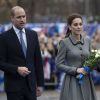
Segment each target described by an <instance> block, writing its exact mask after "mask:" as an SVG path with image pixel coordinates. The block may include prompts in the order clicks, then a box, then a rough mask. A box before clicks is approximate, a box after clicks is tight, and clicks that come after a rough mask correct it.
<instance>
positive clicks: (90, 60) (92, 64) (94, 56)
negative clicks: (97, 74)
mask: <svg viewBox="0 0 100 100" xmlns="http://www.w3.org/2000/svg"><path fill="white" fill-rule="evenodd" d="M99 62H100V50H92V51H91V54H90V56H89V57H87V58H86V60H85V62H84V64H83V67H84V70H85V71H86V72H87V73H89V72H90V71H91V70H93V69H96V68H97V64H98V63H99ZM83 77H84V75H83V74H79V75H77V76H76V78H77V79H78V80H79V83H80V84H82V83H83V81H82V79H83Z"/></svg>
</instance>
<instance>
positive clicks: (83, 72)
mask: <svg viewBox="0 0 100 100" xmlns="http://www.w3.org/2000/svg"><path fill="white" fill-rule="evenodd" d="M77 73H78V74H83V75H86V74H87V73H86V71H85V70H84V68H77Z"/></svg>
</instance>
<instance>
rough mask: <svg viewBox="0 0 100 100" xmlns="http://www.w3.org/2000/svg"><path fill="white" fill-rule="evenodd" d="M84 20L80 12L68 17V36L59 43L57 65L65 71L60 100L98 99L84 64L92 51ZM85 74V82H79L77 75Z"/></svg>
mask: <svg viewBox="0 0 100 100" xmlns="http://www.w3.org/2000/svg"><path fill="white" fill-rule="evenodd" d="M81 33H83V21H82V17H81V16H80V15H79V14H72V15H70V16H69V17H68V31H67V37H66V38H65V39H64V40H62V41H61V42H60V44H59V50H58V54H57V57H56V66H57V68H58V69H59V70H62V71H63V72H65V78H64V82H63V85H62V90H61V96H60V100H97V99H96V93H95V88H94V84H93V81H92V78H91V76H90V74H87V73H86V72H85V70H84V68H82V64H83V62H84V60H85V58H86V57H87V56H89V54H90V51H91V41H90V39H89V38H88V37H83V36H82V34H81ZM80 73H82V74H84V78H83V83H82V84H79V81H78V79H77V78H76V76H77V75H78V74H80Z"/></svg>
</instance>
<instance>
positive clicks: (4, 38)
mask: <svg viewBox="0 0 100 100" xmlns="http://www.w3.org/2000/svg"><path fill="white" fill-rule="evenodd" d="M11 21H12V28H11V29H10V30H8V31H6V32H4V33H2V34H1V35H0V70H3V71H4V84H5V91H6V94H7V99H8V100H36V97H37V96H40V95H41V93H42V91H43V85H44V76H43V64H42V58H41V53H40V47H39V41H38V36H37V33H36V32H35V31H31V30H28V29H26V28H25V24H26V13H25V11H24V9H23V8H22V7H20V6H15V7H13V8H12V9H11ZM20 34H21V35H22V37H21V36H20ZM21 38H23V44H24V48H23V45H22V39H21Z"/></svg>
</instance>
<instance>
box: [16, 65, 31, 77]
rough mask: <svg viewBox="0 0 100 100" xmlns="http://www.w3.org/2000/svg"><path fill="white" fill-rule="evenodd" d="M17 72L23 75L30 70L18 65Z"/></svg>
mask: <svg viewBox="0 0 100 100" xmlns="http://www.w3.org/2000/svg"><path fill="white" fill-rule="evenodd" d="M17 72H18V73H19V74H20V75H21V76H23V77H25V76H26V75H28V74H30V73H31V71H29V70H28V68H27V67H25V66H20V67H18V69H17Z"/></svg>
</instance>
